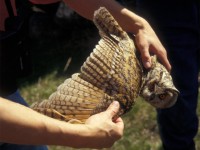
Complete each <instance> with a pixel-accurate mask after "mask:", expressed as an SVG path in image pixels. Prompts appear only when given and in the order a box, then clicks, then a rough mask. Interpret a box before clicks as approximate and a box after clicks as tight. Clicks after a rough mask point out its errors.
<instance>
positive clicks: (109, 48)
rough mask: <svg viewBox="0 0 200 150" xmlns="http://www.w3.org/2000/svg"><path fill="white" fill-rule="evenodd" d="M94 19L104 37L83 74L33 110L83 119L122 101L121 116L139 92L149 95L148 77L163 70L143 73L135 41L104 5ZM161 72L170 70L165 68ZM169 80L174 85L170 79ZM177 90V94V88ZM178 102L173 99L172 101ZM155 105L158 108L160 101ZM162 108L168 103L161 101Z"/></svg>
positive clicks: (81, 120)
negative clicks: (146, 88) (147, 90)
mask: <svg viewBox="0 0 200 150" xmlns="http://www.w3.org/2000/svg"><path fill="white" fill-rule="evenodd" d="M93 21H94V23H95V25H96V26H97V28H98V29H99V33H100V36H101V40H100V41H99V43H98V45H96V47H95V48H94V50H93V52H92V53H91V54H90V56H89V57H88V58H87V60H86V61H85V62H84V64H83V65H82V67H81V70H80V73H76V74H73V75H72V77H71V78H69V79H67V80H66V81H65V82H64V83H62V84H61V85H60V86H59V87H58V88H57V91H56V92H54V93H53V94H51V96H50V97H49V99H48V100H44V101H42V102H41V103H36V104H34V105H33V106H32V108H33V109H34V110H36V111H38V112H40V113H43V114H45V115H48V116H50V117H53V118H57V119H60V120H65V121H70V120H76V121H77V122H78V121H80V122H84V121H85V120H86V119H87V118H88V117H89V116H90V115H92V114H95V113H98V112H102V111H104V110H105V109H106V108H107V107H108V106H109V104H110V103H111V102H112V101H114V100H117V101H119V103H120V111H119V113H118V115H119V116H121V115H122V114H124V113H126V112H128V111H129V110H130V109H131V107H132V106H133V104H134V103H135V99H136V98H137V97H138V96H139V95H140V94H141V95H144V96H143V97H145V96H146V95H145V93H146V91H145V90H143V89H145V87H146V85H147V83H148V82H147V81H146V80H145V78H146V79H147V78H148V77H150V76H151V77H152V74H155V73H154V72H156V73H157V72H158V71H160V70H159V69H157V70H156V69H154V68H152V69H151V70H155V71H154V72H153V73H151V71H149V72H150V73H147V74H144V73H143V68H142V65H141V63H140V61H139V60H138V59H137V57H136V54H135V50H136V49H135V45H134V42H133V41H132V40H131V38H129V36H128V34H127V33H126V32H125V31H123V30H122V28H121V27H120V26H119V24H118V23H117V22H116V21H115V19H114V18H113V17H112V15H111V14H110V13H109V12H108V11H107V10H106V9H105V8H104V7H101V8H100V9H98V10H97V11H95V13H94V19H93ZM155 63H158V62H155ZM155 66H156V65H155ZM160 66H161V68H164V67H163V66H162V65H160ZM158 68H159V67H158ZM161 71H163V72H167V70H166V69H165V68H164V70H161ZM168 75H169V74H168ZM169 76H170V75H169ZM170 77H171V76H170ZM158 82H159V81H158ZM168 82H171V83H170V84H169V86H173V87H174V85H173V82H172V79H171V78H169V81H168ZM174 91H175V92H174V93H177V90H176V89H175V87H174ZM145 98H146V99H147V101H148V102H150V103H151V101H150V100H149V99H148V97H145ZM170 101H171V100H170ZM175 101H176V100H175V99H173V103H174V102H175ZM152 105H153V106H156V107H159V104H156V105H155V104H152ZM163 107H167V104H166V105H163V104H162V108H163Z"/></svg>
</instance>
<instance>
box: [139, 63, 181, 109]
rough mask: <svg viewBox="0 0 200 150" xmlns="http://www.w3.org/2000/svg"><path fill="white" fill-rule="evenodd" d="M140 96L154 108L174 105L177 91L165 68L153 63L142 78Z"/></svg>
mask: <svg viewBox="0 0 200 150" xmlns="http://www.w3.org/2000/svg"><path fill="white" fill-rule="evenodd" d="M140 94H141V97H143V98H144V99H145V100H146V101H147V102H148V103H150V104H151V105H153V106H154V107H156V108H169V107H171V106H173V105H174V104H175V103H176V100H177V97H178V94H179V91H178V90H177V89H176V87H175V86H174V84H173V81H172V77H171V75H170V74H169V72H168V71H167V70H166V69H165V67H164V66H163V65H161V64H160V63H155V64H154V66H153V68H152V69H150V70H149V71H148V72H147V74H146V76H145V77H144V80H143V87H142V89H141V93H140Z"/></svg>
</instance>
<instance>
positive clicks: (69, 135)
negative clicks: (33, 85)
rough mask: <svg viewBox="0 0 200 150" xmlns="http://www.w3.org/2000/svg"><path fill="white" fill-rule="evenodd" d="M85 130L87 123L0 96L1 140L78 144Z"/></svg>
mask: <svg viewBox="0 0 200 150" xmlns="http://www.w3.org/2000/svg"><path fill="white" fill-rule="evenodd" d="M90 132H91V131H90ZM88 133H89V129H88V126H83V125H72V124H68V123H66V122H62V121H58V120H55V119H52V118H49V117H46V116H44V115H41V114H39V113H37V112H35V111H33V110H31V109H29V108H26V107H24V106H22V105H20V104H16V103H13V102H10V101H7V100H5V99H2V98H0V141H1V142H8V143H16V144H31V145H32V144H33V145H35V144H36V145H38V144H47V145H67V146H72V147H77V146H78V147H80V146H81V145H84V144H85V143H86V142H87V141H84V140H83V139H85V136H88V138H89V136H90V135H89V134H88Z"/></svg>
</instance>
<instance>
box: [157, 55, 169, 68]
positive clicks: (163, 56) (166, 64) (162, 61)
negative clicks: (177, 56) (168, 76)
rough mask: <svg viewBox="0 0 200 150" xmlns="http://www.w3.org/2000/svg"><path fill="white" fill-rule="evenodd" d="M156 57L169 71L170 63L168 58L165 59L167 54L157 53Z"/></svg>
mask: <svg viewBox="0 0 200 150" xmlns="http://www.w3.org/2000/svg"><path fill="white" fill-rule="evenodd" d="M158 58H159V60H160V61H161V63H162V64H163V65H164V66H165V68H166V69H167V70H168V71H169V72H170V71H171V65H170V63H169V60H168V59H167V55H163V54H158Z"/></svg>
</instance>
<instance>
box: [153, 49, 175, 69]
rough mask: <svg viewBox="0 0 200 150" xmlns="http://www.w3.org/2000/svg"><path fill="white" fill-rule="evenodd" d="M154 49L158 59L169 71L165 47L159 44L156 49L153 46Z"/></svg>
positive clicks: (169, 66)
mask: <svg viewBox="0 0 200 150" xmlns="http://www.w3.org/2000/svg"><path fill="white" fill-rule="evenodd" d="M153 49H154V53H156V52H157V53H156V55H157V56H158V59H159V60H160V62H161V63H162V64H163V65H164V66H165V68H166V69H167V70H168V71H169V72H170V71H171V65H170V63H169V60H168V58H167V51H166V50H165V48H164V47H163V46H161V47H160V48H159V50H158V49H156V48H155V47H154V48H153Z"/></svg>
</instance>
